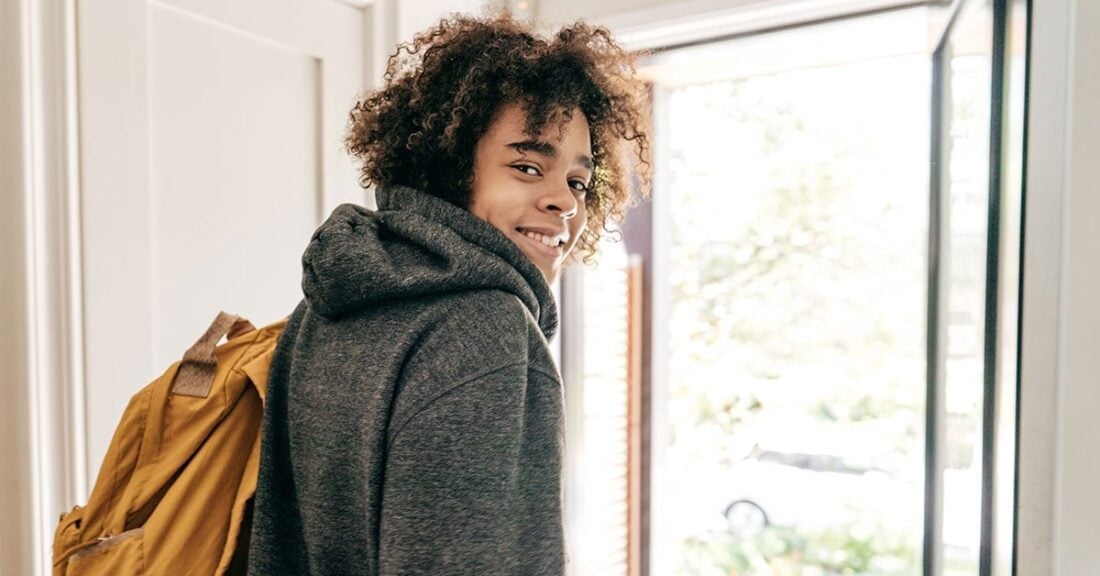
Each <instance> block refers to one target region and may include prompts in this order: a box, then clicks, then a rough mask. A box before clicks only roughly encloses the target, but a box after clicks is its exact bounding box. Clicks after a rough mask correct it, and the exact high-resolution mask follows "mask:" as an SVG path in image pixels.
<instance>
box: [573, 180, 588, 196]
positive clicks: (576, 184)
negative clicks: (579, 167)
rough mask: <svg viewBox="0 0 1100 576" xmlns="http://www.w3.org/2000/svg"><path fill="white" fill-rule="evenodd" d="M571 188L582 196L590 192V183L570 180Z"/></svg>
mask: <svg viewBox="0 0 1100 576" xmlns="http://www.w3.org/2000/svg"><path fill="white" fill-rule="evenodd" d="M569 187H570V188H572V189H573V190H575V191H577V192H580V193H581V194H586V193H587V192H588V182H585V181H584V180H570V181H569Z"/></svg>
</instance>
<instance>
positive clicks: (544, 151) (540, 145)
mask: <svg viewBox="0 0 1100 576" xmlns="http://www.w3.org/2000/svg"><path fill="white" fill-rule="evenodd" d="M507 147H508V148H512V149H513V150H515V151H516V152H519V153H521V154H522V153H525V152H534V153H535V154H539V155H542V156H547V157H550V158H557V157H558V148H557V146H554V145H553V144H551V143H549V142H543V141H542V140H523V141H520V142H512V143H511V144H508V146H507ZM577 162H578V163H580V165H581V166H584V167H585V168H587V169H588V170H590V171H592V170H594V169H595V165H594V164H593V162H592V158H589V157H588V156H585V155H584V154H581V155H579V156H577Z"/></svg>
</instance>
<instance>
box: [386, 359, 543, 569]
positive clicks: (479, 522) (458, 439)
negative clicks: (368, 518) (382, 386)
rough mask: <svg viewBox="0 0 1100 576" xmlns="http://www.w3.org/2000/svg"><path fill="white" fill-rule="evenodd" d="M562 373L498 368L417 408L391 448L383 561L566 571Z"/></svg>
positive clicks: (393, 565) (391, 565)
mask: <svg viewBox="0 0 1100 576" xmlns="http://www.w3.org/2000/svg"><path fill="white" fill-rule="evenodd" d="M563 424H564V422H563V414H562V397H561V390H560V385H559V384H558V382H557V380H556V379H554V378H551V377H550V376H548V375H545V374H542V373H541V372H538V371H529V370H528V367H527V365H526V363H515V364H509V365H506V366H503V367H501V368H496V369H491V370H488V371H485V372H483V373H481V374H478V375H476V376H473V377H472V378H470V379H469V380H467V381H465V382H461V383H459V384H458V385H455V386H452V387H449V389H448V391H447V392H446V393H444V394H443V395H441V396H440V397H438V398H436V399H435V400H434V401H432V402H431V403H430V404H428V405H427V406H425V407H424V408H423V409H421V410H420V411H418V412H417V413H416V414H415V415H414V416H412V417H411V418H410V419H409V420H408V421H407V422H406V423H405V424H404V425H403V426H402V428H401V429H400V430H399V431H398V432H397V433H396V436H394V438H393V441H392V443H391V445H390V449H389V451H388V453H387V457H386V458H387V465H386V474H385V484H384V488H383V494H382V518H381V526H380V550H379V567H380V573H381V574H383V575H387V576H388V575H396V574H481V575H493V574H502V575H503V574H509V575H512V574H540V575H542V574H563V573H564V544H563V540H564V537H563V528H562V501H561V464H562V462H561V459H562V448H563V446H562V438H561V430H562V426H563Z"/></svg>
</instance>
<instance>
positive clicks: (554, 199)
mask: <svg viewBox="0 0 1100 576" xmlns="http://www.w3.org/2000/svg"><path fill="white" fill-rule="evenodd" d="M539 204H540V205H541V206H540V208H541V209H542V210H544V211H546V212H552V213H554V214H557V215H559V216H560V217H562V218H564V219H567V220H568V219H569V218H572V217H574V216H576V215H577V210H578V209H579V207H580V201H579V200H578V199H577V196H576V194H575V193H574V190H573V189H572V188H570V187H569V183H568V182H566V183H564V184H555V185H553V186H550V187H549V189H548V190H546V191H545V193H543V195H542V197H541V198H540V199H539Z"/></svg>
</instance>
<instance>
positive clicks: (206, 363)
mask: <svg viewBox="0 0 1100 576" xmlns="http://www.w3.org/2000/svg"><path fill="white" fill-rule="evenodd" d="M255 329H256V328H255V327H254V326H253V325H252V323H251V322H249V321H248V320H245V319H244V318H241V317H240V316H237V315H235V314H229V313H226V312H218V315H217V317H215V318H214V321H213V322H211V323H210V327H209V328H207V329H206V332H205V333H204V334H203V335H202V337H200V338H199V339H198V341H197V342H195V344H194V345H192V346H191V347H190V348H188V349H187V352H184V354H183V360H181V361H180V366H179V371H178V372H177V373H176V378H175V380H174V381H173V382H172V393H173V394H182V395H184V396H195V397H198V398H205V397H206V395H207V394H209V393H210V386H212V385H213V384H214V374H215V373H216V372H217V369H218V361H217V358H216V357H215V356H214V349H215V348H217V346H218V342H219V341H220V340H221V339H222V336H225V335H227V334H228V335H229V337H230V338H232V337H234V336H238V335H240V334H243V333H245V332H248V331H250V330H255Z"/></svg>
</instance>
